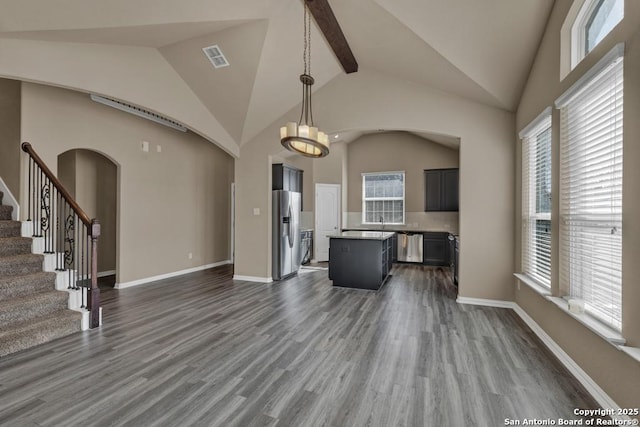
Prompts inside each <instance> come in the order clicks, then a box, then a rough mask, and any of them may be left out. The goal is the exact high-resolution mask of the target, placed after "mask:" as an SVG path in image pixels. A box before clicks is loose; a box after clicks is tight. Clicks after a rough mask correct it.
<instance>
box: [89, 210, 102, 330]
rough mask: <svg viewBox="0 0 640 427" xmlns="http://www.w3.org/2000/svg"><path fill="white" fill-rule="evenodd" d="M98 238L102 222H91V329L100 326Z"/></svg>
mask: <svg viewBox="0 0 640 427" xmlns="http://www.w3.org/2000/svg"><path fill="white" fill-rule="evenodd" d="M98 237H100V222H99V221H98V220H97V219H95V218H94V219H92V220H91V288H89V290H88V292H89V295H88V298H87V300H88V301H87V302H88V305H89V311H90V312H91V320H90V321H89V327H90V328H97V327H98V326H100V288H99V287H98Z"/></svg>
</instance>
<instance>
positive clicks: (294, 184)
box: [271, 163, 304, 194]
mask: <svg viewBox="0 0 640 427" xmlns="http://www.w3.org/2000/svg"><path fill="white" fill-rule="evenodd" d="M271 173H272V176H271V186H272V188H271V189H272V190H286V191H296V192H298V193H300V194H302V174H303V173H304V171H302V170H300V169H297V168H294V167H292V166H287V165H284V164H282V163H275V164H273V165H271Z"/></svg>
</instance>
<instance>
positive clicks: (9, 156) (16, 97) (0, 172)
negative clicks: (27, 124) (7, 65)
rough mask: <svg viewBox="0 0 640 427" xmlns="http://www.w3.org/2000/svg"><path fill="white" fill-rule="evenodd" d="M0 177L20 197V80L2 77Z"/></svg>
mask: <svg viewBox="0 0 640 427" xmlns="http://www.w3.org/2000/svg"><path fill="white" fill-rule="evenodd" d="M0 177H2V179H3V181H4V182H5V184H7V187H9V190H11V193H13V195H14V196H15V197H18V194H19V189H20V82H19V81H16V80H7V79H1V78H0ZM5 204H6V199H5Z"/></svg>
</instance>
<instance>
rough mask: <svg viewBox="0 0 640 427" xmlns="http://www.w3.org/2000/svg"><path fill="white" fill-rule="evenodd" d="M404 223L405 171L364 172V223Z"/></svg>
mask: <svg viewBox="0 0 640 427" xmlns="http://www.w3.org/2000/svg"><path fill="white" fill-rule="evenodd" d="M381 220H382V221H384V223H387V224H404V172H377V173H363V174H362V223H363V224H374V223H378V222H380V221H381Z"/></svg>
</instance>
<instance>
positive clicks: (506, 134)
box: [235, 67, 515, 300]
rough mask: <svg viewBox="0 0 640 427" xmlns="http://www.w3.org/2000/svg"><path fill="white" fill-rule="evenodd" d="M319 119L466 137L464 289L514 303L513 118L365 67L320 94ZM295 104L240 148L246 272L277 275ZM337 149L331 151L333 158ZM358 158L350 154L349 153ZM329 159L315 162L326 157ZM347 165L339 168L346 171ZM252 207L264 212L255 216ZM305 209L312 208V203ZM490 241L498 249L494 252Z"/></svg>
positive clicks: (329, 125)
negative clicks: (277, 187)
mask: <svg viewBox="0 0 640 427" xmlns="http://www.w3.org/2000/svg"><path fill="white" fill-rule="evenodd" d="M313 99H314V118H315V119H316V121H317V122H318V123H319V124H320V127H321V128H322V129H325V130H328V131H343V130H370V129H379V128H382V129H397V130H408V131H428V132H434V133H438V134H442V135H450V136H454V137H459V138H460V139H461V149H460V168H461V175H460V206H461V212H460V215H459V228H460V229H459V231H460V234H461V236H462V240H463V241H464V243H462V248H461V255H460V263H461V266H460V294H461V296H465V297H476V298H488V299H501V300H512V298H513V280H512V273H513V268H514V255H513V253H514V251H513V249H514V246H513V243H514V242H513V238H512V234H511V230H513V228H514V225H513V224H514V192H515V188H514V182H513V174H514V150H515V146H514V133H515V128H514V116H513V114H511V113H508V112H506V111H503V110H500V109H496V108H490V107H486V106H483V105H480V104H477V103H474V102H469V101H466V100H463V99H461V98H458V97H455V96H449V95H446V94H444V93H442V92H441V91H437V90H431V89H429V88H425V87H420V86H416V85H413V84H411V83H408V82H405V81H401V80H397V79H393V78H390V77H388V76H386V75H383V74H378V73H375V72H372V71H371V70H367V69H366V68H365V67H362V68H361V69H360V70H359V71H358V73H355V74H350V75H342V76H340V77H338V78H336V79H335V80H333V81H331V82H330V83H328V84H327V85H325V86H324V87H322V88H321V89H319V90H318V91H317V92H315V93H314V98H313ZM298 114H299V110H297V109H292V110H291V111H290V112H289V113H288V114H287V115H286V116H285V117H283V118H282V119H281V120H278V121H277V122H276V123H274V124H272V125H271V126H269V127H268V128H266V129H265V130H264V131H263V132H262V133H260V134H259V135H258V136H257V137H256V138H254V139H253V140H252V141H250V142H248V143H247V144H244V145H243V146H242V147H241V153H240V158H239V159H238V160H237V161H236V182H237V209H236V225H237V233H236V242H235V243H236V248H237V250H236V254H237V258H236V264H235V273H236V274H237V275H240V276H250V277H254V278H263V279H268V278H269V277H270V276H271V271H270V270H271V268H270V265H271V263H270V251H271V248H270V245H271V222H270V213H269V212H270V203H271V201H270V200H271V199H270V197H269V195H270V190H271V189H270V173H271V172H270V158H271V156H274V155H277V153H279V152H280V151H281V145H280V141H279V140H278V130H279V125H280V124H281V123H284V122H286V121H288V120H289V119H291V118H293V117H295V116H297V115H298ZM333 155H334V152H333V151H332V153H331V154H330V155H329V156H333ZM347 157H348V158H350V157H351V155H350V154H348V156H347ZM321 161H322V160H313V162H318V164H320V163H319V162H321ZM343 169H344V168H343V167H340V173H341V174H342V173H343ZM253 208H259V209H260V212H261V214H260V215H253ZM305 209H306V208H305ZM487 245H491V250H490V251H488V250H487Z"/></svg>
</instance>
